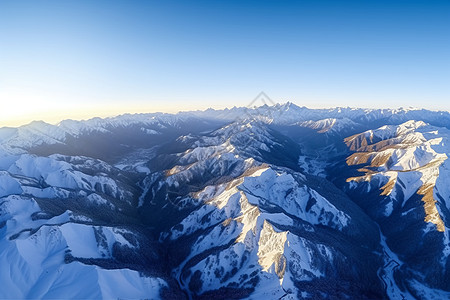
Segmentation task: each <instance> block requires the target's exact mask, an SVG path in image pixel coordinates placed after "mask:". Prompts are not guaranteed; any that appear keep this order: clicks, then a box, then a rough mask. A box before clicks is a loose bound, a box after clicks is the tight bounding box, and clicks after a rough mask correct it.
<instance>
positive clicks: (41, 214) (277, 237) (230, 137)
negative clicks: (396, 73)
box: [0, 103, 450, 299]
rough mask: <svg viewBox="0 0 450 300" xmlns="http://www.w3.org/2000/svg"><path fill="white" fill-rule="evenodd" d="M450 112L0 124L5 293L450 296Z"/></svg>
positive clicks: (246, 110)
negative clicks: (7, 125) (1, 125)
mask: <svg viewBox="0 0 450 300" xmlns="http://www.w3.org/2000/svg"><path fill="white" fill-rule="evenodd" d="M449 153H450V114H449V113H448V112H435V111H428V110H419V109H396V110H393V109H354V108H334V109H308V108H306V107H299V106H297V105H295V104H293V103H285V104H276V105H273V106H268V105H264V106H259V107H234V108H232V109H225V110H213V109H208V110H205V111H191V112H181V113H178V114H164V113H152V114H135V115H131V114H127V115H121V116H117V117H113V118H106V119H100V118H94V119H90V120H86V121H74V120H65V121H62V122H60V123H59V124H56V125H51V124H47V123H45V122H42V121H35V122H32V123H30V124H28V125H24V126H21V127H18V128H7V127H4V128H0V253H1V255H0V262H1V265H2V266H3V268H2V269H1V270H0V282H2V289H0V298H2V299H13V298H14V299H17V298H33V299H35V298H39V299H41V298H43V299H49V298H127V299H129V298H139V299H160V298H161V299H448V298H450V259H449V256H450V237H449V228H450V225H449V224H450V179H449V178H450V163H449V161H448V155H449Z"/></svg>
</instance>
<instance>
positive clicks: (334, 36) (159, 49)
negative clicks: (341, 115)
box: [0, 0, 450, 126]
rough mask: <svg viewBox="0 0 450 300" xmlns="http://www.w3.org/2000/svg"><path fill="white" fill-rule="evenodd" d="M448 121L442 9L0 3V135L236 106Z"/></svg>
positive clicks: (448, 65) (445, 12)
mask: <svg viewBox="0 0 450 300" xmlns="http://www.w3.org/2000/svg"><path fill="white" fill-rule="evenodd" d="M260 91H265V92H266V93H267V94H268V95H269V96H270V97H271V98H272V99H273V100H274V101H276V102H286V101H292V102H294V103H296V104H298V105H302V106H303V105H304V106H308V107H313V108H315V107H335V106H351V107H368V108H385V107H392V108H396V107H410V106H413V107H420V108H428V109H433V110H437V109H440V110H450V1H448V0H439V1H436V0H427V1H415V0H409V1H406V0H405V1H398V0H392V1H383V0H373V1H364V0H360V1H322V0H311V1H282V0H280V1H265V0H262V1H242V0H241V1H233V0H231V1H214V0H212V1H211V0H210V1H195V0H193V1H171V0H165V1H80V0H77V1H60V0H58V1H38V0H34V1H22V0H11V1H8V0H0V105H1V106H0V126H5V125H11V126H16V125H19V124H22V123H25V122H28V121H30V120H31V119H43V120H46V121H49V122H56V121H58V120H60V119H63V118H88V117H92V116H96V115H98V116H108V115H114V114H119V113H121V112H151V111H168V112H175V111H179V110H187V109H197V108H198V109H204V108H207V107H213V108H223V107H231V106H233V105H236V106H246V105H247V104H248V103H250V102H251V101H252V100H253V98H254V97H255V96H256V95H257V94H258V93H259V92H260Z"/></svg>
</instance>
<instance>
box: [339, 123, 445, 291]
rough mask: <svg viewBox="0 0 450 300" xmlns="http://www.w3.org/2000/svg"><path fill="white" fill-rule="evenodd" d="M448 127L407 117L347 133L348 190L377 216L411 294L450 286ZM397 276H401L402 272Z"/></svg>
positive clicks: (404, 283)
mask: <svg viewBox="0 0 450 300" xmlns="http://www.w3.org/2000/svg"><path fill="white" fill-rule="evenodd" d="M448 138H449V130H448V129H446V128H438V127H434V126H430V125H427V124H426V123H424V122H421V121H409V122H406V123H403V124H400V125H398V126H383V127H381V128H378V129H376V130H370V131H366V132H364V133H361V134H358V135H355V136H352V137H349V138H347V139H346V143H347V144H348V146H349V148H350V149H351V150H353V151H355V153H353V154H352V155H351V156H349V157H348V158H347V161H346V162H347V164H348V165H349V166H357V167H359V169H358V171H359V172H360V173H361V175H358V176H355V177H350V178H348V179H347V181H348V183H349V186H348V188H349V190H350V194H351V195H352V196H353V198H354V199H358V200H357V201H358V202H359V203H358V204H359V205H360V206H361V207H363V208H365V211H366V212H367V213H368V214H369V215H370V216H371V217H372V218H373V219H374V220H376V221H377V222H378V223H379V224H380V226H381V228H382V231H383V233H384V234H385V235H386V239H387V244H388V245H389V246H390V248H391V249H392V250H393V251H395V253H396V254H397V255H398V258H399V263H401V266H400V267H399V268H398V270H396V273H397V275H398V278H399V279H401V281H400V282H401V284H403V285H405V286H406V287H408V289H410V290H411V291H412V292H413V293H414V295H416V296H417V295H420V293H421V292H422V290H423V287H421V286H420V285H419V284H417V281H419V282H420V280H419V278H418V277H420V279H421V280H422V281H423V282H424V283H425V284H426V285H427V286H428V287H432V288H438V289H446V288H448V286H450V281H449V273H448V272H449V267H450V264H449V260H448V257H449V255H450V244H449V236H448V229H449V227H448V222H449V221H450V214H449V212H450V211H449V207H450V194H449V187H448V178H449V177H448V175H449V174H448V160H447V158H448V157H447V154H448V153H449V152H450V151H449V150H450V149H449V148H448V146H447V141H448ZM400 274H401V275H400Z"/></svg>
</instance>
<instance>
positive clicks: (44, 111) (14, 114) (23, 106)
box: [0, 100, 208, 127]
mask: <svg viewBox="0 0 450 300" xmlns="http://www.w3.org/2000/svg"><path fill="white" fill-rule="evenodd" d="M197 104H198V103H197ZM206 108H208V106H207V104H204V105H195V103H194V105H192V104H191V105H186V104H180V103H178V105H173V104H172V105H161V104H158V105H154V104H153V105H151V104H146V103H143V102H126V101H124V102H122V103H118V102H110V103H108V102H106V103H102V104H100V103H94V104H86V103H82V104H79V103H72V102H70V103H42V102H36V101H27V100H19V101H11V102H7V103H4V102H3V101H2V103H1V109H0V127H19V126H21V125H25V124H28V123H30V122H32V121H44V122H47V123H50V124H56V123H58V122H60V121H62V120H66V119H74V120H86V119H91V118H94V117H100V118H106V117H113V116H117V115H121V114H126V113H132V114H133V113H154V112H164V113H177V112H179V111H185V110H197V109H206Z"/></svg>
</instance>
